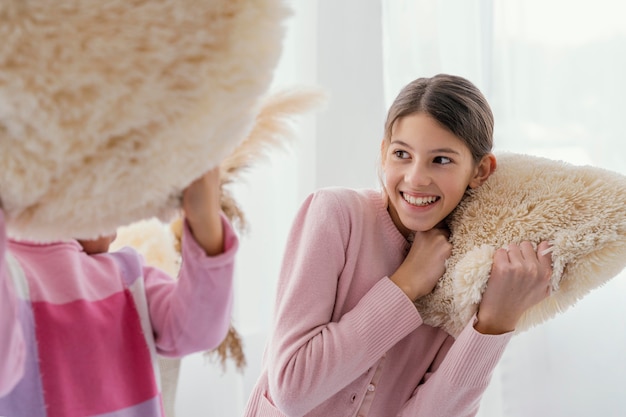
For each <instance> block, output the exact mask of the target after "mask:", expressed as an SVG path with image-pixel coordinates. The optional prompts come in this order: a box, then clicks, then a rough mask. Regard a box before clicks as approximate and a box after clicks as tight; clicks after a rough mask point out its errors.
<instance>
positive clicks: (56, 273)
mask: <svg viewBox="0 0 626 417" xmlns="http://www.w3.org/2000/svg"><path fill="white" fill-rule="evenodd" d="M222 223H223V225H224V247H225V252H224V253H222V254H220V255H218V256H215V257H209V256H206V254H205V252H204V250H203V249H202V248H201V247H200V246H198V244H197V243H196V242H195V240H194V239H193V237H192V236H191V233H190V231H189V229H188V228H187V227H185V231H184V234H183V242H182V251H183V253H182V255H183V262H182V265H181V272H180V279H179V280H178V281H175V280H174V279H173V278H172V277H169V276H168V275H167V274H166V273H165V272H162V271H160V270H158V269H156V268H151V267H148V266H145V265H144V264H143V261H142V259H141V257H140V255H139V254H138V253H137V252H136V251H134V250H132V249H130V248H124V249H122V250H120V251H119V252H116V253H103V254H98V255H87V254H86V253H85V252H84V251H83V250H82V248H81V246H80V245H79V244H78V242H76V241H65V242H55V243H49V244H37V243H32V242H15V241H11V240H8V239H7V237H6V234H5V224H4V216H3V214H2V211H1V210H0V416H6V417H85V416H96V415H97V416H104V415H106V416H113V415H115V416H120V417H122V416H123V417H135V416H136V417H157V416H158V417H162V416H163V407H162V404H161V395H160V392H159V380H158V375H159V374H158V369H157V362H156V354H157V353H159V354H161V355H165V356H183V355H186V354H188V353H192V352H197V351H201V350H207V349H213V348H215V347H216V346H217V345H219V343H220V342H221V341H222V340H223V339H224V337H225V336H226V333H227V331H228V328H229V325H230V314H231V308H232V295H233V287H232V284H233V268H234V257H235V253H236V252H237V248H238V239H237V236H236V235H235V233H234V231H233V229H232V227H231V226H230V224H229V223H228V221H227V220H226V218H225V217H222Z"/></svg>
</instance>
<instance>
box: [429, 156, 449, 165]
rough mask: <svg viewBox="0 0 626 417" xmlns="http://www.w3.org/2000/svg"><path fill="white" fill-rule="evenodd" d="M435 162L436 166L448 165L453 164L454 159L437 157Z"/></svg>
mask: <svg viewBox="0 0 626 417" xmlns="http://www.w3.org/2000/svg"><path fill="white" fill-rule="evenodd" d="M433 162H435V163H436V164H441V165H447V164H449V163H451V162H452V159H450V158H448V157H447V156H437V157H435V159H434V160H433Z"/></svg>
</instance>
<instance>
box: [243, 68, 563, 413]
mask: <svg viewBox="0 0 626 417" xmlns="http://www.w3.org/2000/svg"><path fill="white" fill-rule="evenodd" d="M492 137H493V115H492V113H491V109H490V108H489V104H488V103H487V101H486V100H485V98H484V97H483V95H482V94H481V92H480V91H479V90H478V89H477V88H476V87H475V86H474V85H473V84H472V83H471V82H469V81H468V80H466V79H464V78H461V77H458V76H451V75H445V74H440V75H437V76H435V77H432V78H420V79H417V80H415V81H413V82H411V83H410V84H408V85H407V86H406V87H405V88H404V89H403V90H402V91H401V92H400V94H399V95H398V97H397V98H396V100H395V101H394V103H393V104H392V106H391V108H390V109H389V112H388V116H387V121H386V123H385V133H384V137H383V140H382V143H381V167H380V168H381V172H380V177H381V185H382V187H381V188H382V189H381V190H374V189H362V190H352V189H347V188H339V187H333V188H325V189H321V190H319V191H317V192H315V193H313V194H311V195H310V196H309V197H308V198H307V199H306V200H305V202H304V204H303V205H302V207H301V209H300V211H299V212H298V214H297V216H296V218H295V221H294V223H293V227H292V230H291V233H290V235H289V239H288V242H287V245H286V252H285V256H284V261H283V266H282V270H281V275H280V279H279V283H278V293H277V299H276V302H277V305H276V310H275V322H274V331H273V334H272V338H271V340H270V341H269V343H268V345H267V347H266V352H265V356H264V362H263V370H262V373H261V376H260V378H259V380H258V382H257V384H256V386H255V388H254V390H253V392H252V395H251V397H250V399H249V402H248V406H247V409H246V412H245V416H248V417H252V416H257V417H260V416H271V417H275V416H311V417H312V416H324V417H326V416H333V417H342V416H362V417H365V416H375V417H383V416H384V417H389V416H413V417H417V416H428V417H437V416H442V417H443V416H450V417H463V416H474V415H475V414H476V413H477V411H478V407H479V404H480V399H481V396H482V395H483V392H484V391H485V389H486V387H487V385H488V383H489V380H490V378H491V374H492V371H493V369H494V367H495V366H496V365H497V363H498V361H499V359H500V357H501V355H502V353H503V351H504V349H505V347H506V345H507V343H508V341H509V340H510V338H511V336H512V331H513V330H515V326H516V323H517V321H518V320H519V318H520V317H521V315H522V313H523V312H524V311H525V310H526V309H528V308H529V307H531V306H533V305H534V304H536V303H538V302H539V301H541V300H543V299H544V298H545V297H547V296H548V295H549V278H550V276H551V273H552V269H551V258H550V254H549V253H548V254H545V255H543V253H545V252H546V249H547V248H548V244H547V243H546V242H540V243H539V244H538V246H537V251H535V250H534V249H533V245H532V243H531V242H521V243H520V244H511V245H509V246H508V247H507V248H505V249H500V250H498V251H496V253H495V255H494V259H493V267H492V271H491V276H490V278H489V282H488V285H487V288H486V290H485V293H484V294H483V298H482V301H481V303H480V306H479V309H478V313H477V314H476V316H475V317H473V318H472V320H470V322H468V323H467V325H466V327H465V329H464V330H463V332H462V333H461V334H460V335H459V336H458V338H456V339H454V338H453V337H452V336H450V335H448V334H447V333H445V332H444V331H443V330H441V329H438V328H434V327H431V326H428V325H425V324H423V320H422V318H421V316H420V312H419V311H418V310H417V308H416V307H415V304H414V301H415V300H417V299H419V298H420V297H423V296H424V295H426V294H429V293H430V292H431V291H432V290H433V288H434V287H435V285H436V283H437V281H438V280H439V278H440V277H441V276H442V275H443V274H444V272H445V261H446V259H447V258H448V257H449V256H450V254H451V250H452V247H451V244H450V242H449V241H448V238H449V232H448V231H447V229H446V227H445V219H446V217H447V216H448V215H449V214H450V213H451V212H452V211H453V210H454V208H455V207H456V206H457V205H458V204H459V202H460V201H461V199H462V198H463V196H464V194H465V191H466V190H467V189H471V188H476V187H479V186H481V185H482V184H483V183H484V182H485V181H486V180H487V179H488V178H489V176H490V175H491V174H492V173H493V172H494V170H495V169H496V158H495V156H494V155H493V154H492V153H491V149H492Z"/></svg>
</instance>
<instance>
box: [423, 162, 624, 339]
mask: <svg viewBox="0 0 626 417" xmlns="http://www.w3.org/2000/svg"><path fill="white" fill-rule="evenodd" d="M497 160H498V167H497V169H496V171H495V173H494V174H493V175H492V176H491V177H490V178H489V179H488V180H487V182H486V183H485V184H484V185H483V186H482V187H480V188H477V189H475V190H470V191H468V194H467V195H466V197H465V198H464V200H463V201H462V202H461V204H460V205H459V206H458V207H457V209H455V211H454V212H453V213H452V214H451V215H450V217H449V224H448V225H449V227H450V232H451V237H450V239H451V242H452V246H453V248H452V255H451V257H450V258H449V259H448V264H447V268H446V272H445V274H444V276H443V277H442V279H441V280H440V281H439V283H438V285H437V287H436V288H435V290H434V291H433V292H432V293H431V294H429V295H428V296H426V297H424V298H422V299H420V300H418V302H417V303H416V304H417V307H418V309H419V311H420V313H421V314H422V317H423V318H424V322H425V323H426V324H429V325H432V326H437V327H442V328H443V329H444V330H446V331H447V332H448V333H450V334H451V335H453V336H455V337H456V336H458V334H459V333H460V332H461V330H462V329H463V327H464V326H465V324H466V323H467V322H468V321H469V320H470V319H471V317H472V315H473V314H474V313H475V312H476V311H477V305H478V303H479V302H480V300H481V296H482V294H483V292H484V290H485V286H486V283H487V280H488V278H489V274H490V270H491V265H492V257H493V254H494V252H495V250H496V249H498V248H501V247H504V246H506V245H507V244H509V243H511V242H515V243H517V242H520V241H522V240H530V241H532V242H534V243H535V244H537V243H539V242H540V241H542V240H548V241H550V242H551V243H552V261H553V268H554V271H553V275H552V278H551V283H552V294H551V296H550V297H548V298H547V299H545V300H544V301H542V302H540V303H539V304H537V305H535V306H534V307H532V308H530V309H529V310H528V311H527V312H526V313H525V314H524V315H523V317H522V318H521V320H520V322H519V323H518V326H517V329H516V331H517V332H518V333H519V332H521V331H524V330H527V329H528V328H530V327H532V326H534V325H537V324H540V323H542V322H544V321H546V320H548V319H550V318H552V317H554V316H555V315H556V314H558V313H560V312H563V311H565V310H566V309H567V308H569V307H571V306H572V305H574V304H575V303H576V302H577V301H578V300H579V299H581V298H582V297H584V296H585V295H586V294H588V293H589V292H590V291H591V290H593V289H594V288H597V287H598V286H600V285H602V284H604V283H606V282H607V281H608V280H610V279H611V278H613V277H615V276H616V275H618V274H619V273H620V271H621V270H622V269H624V267H626V176H624V175H621V174H619V173H616V172H612V171H608V170H604V169H601V168H597V167H592V166H578V165H572V164H568V163H564V162H560V161H555V160H550V159H545V158H540V157H534V156H529V155H522V154H513V153H504V154H501V155H497Z"/></svg>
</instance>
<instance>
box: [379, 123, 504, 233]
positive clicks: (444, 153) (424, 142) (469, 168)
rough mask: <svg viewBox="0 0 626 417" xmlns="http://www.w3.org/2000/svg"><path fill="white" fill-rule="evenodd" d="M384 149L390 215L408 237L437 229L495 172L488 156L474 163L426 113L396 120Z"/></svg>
mask: <svg viewBox="0 0 626 417" xmlns="http://www.w3.org/2000/svg"><path fill="white" fill-rule="evenodd" d="M382 146H383V155H382V168H383V177H384V180H383V182H384V187H385V190H386V192H387V195H388V197H389V208H388V209H389V213H390V215H391V218H392V219H393V221H394V223H395V225H396V227H397V228H398V230H400V232H401V233H402V234H403V235H404V236H406V237H408V236H409V235H410V234H411V233H412V232H413V231H426V230H430V229H432V228H433V227H435V226H436V225H437V224H439V223H440V222H441V221H442V220H443V219H445V218H446V217H447V216H448V214H450V213H451V212H452V210H453V209H454V208H455V207H456V206H457V205H458V204H459V202H460V201H461V198H462V197H463V195H464V193H465V190H466V189H467V187H468V186H469V187H471V188H475V187H478V186H480V185H481V184H482V183H483V182H484V181H485V180H486V179H487V178H488V177H489V175H490V174H491V173H492V172H493V170H494V169H495V157H494V156H493V155H492V154H489V155H487V156H485V157H484V158H483V160H482V161H481V162H480V163H479V164H478V165H477V164H475V163H474V160H473V158H472V154H471V152H470V150H469V148H468V147H467V145H465V143H464V142H463V141H462V140H461V139H459V138H458V137H457V136H455V135H454V134H453V133H451V132H450V131H449V130H447V129H445V128H444V127H443V126H442V125H440V124H439V122H437V121H436V120H435V119H434V118H432V117H431V116H429V115H428V114H425V113H414V114H411V115H408V116H405V117H403V118H401V119H398V120H397V121H396V122H395V124H394V126H393V129H392V134H391V138H390V141H389V142H388V143H386V142H385V141H383V144H382Z"/></svg>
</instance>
